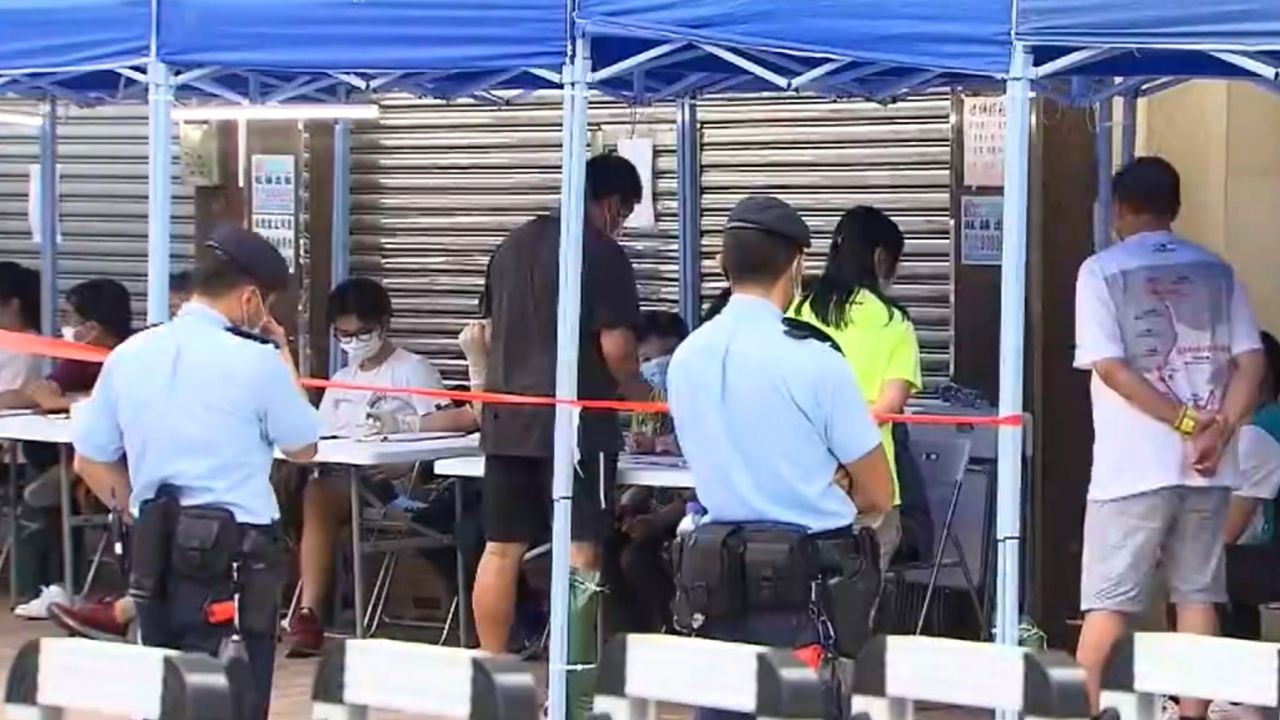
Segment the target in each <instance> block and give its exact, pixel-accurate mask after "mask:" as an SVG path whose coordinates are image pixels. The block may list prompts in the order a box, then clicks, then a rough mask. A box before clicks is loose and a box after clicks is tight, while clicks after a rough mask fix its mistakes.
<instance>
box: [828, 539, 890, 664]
mask: <svg viewBox="0 0 1280 720" xmlns="http://www.w3.org/2000/svg"><path fill="white" fill-rule="evenodd" d="M818 555H819V562H820V564H821V566H822V571H823V576H824V579H823V582H822V588H821V594H820V595H819V600H820V602H821V603H822V606H823V612H824V613H825V614H826V616H827V621H828V622H830V623H831V630H832V632H833V633H834V634H835V641H836V643H835V644H836V648H835V649H836V653H837V654H839V655H840V656H841V657H846V658H854V657H857V655H858V651H860V650H861V649H862V646H863V645H864V644H865V643H866V642H867V640H868V639H869V638H870V637H871V630H872V625H871V623H872V618H873V616H874V613H875V609H876V604H877V603H878V602H879V599H880V585H881V582H880V548H879V546H878V544H877V542H876V536H875V532H874V531H872V530H871V529H870V528H860V529H859V530H857V531H856V533H855V534H854V537H852V538H850V539H849V540H847V541H842V542H839V543H830V544H829V543H828V542H825V541H819V543H818Z"/></svg>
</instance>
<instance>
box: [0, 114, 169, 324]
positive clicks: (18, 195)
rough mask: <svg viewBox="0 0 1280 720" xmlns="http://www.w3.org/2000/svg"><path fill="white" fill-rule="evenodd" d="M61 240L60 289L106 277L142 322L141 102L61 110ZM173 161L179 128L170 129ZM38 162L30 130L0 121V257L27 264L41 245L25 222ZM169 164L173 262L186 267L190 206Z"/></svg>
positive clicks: (143, 184)
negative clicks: (32, 169) (125, 293)
mask: <svg viewBox="0 0 1280 720" xmlns="http://www.w3.org/2000/svg"><path fill="white" fill-rule="evenodd" d="M58 112H59V117H60V118H64V119H62V120H61V121H60V122H59V123H58V163H59V164H60V165H61V167H62V187H61V220H62V238H63V241H62V245H61V246H60V247H59V248H58V287H59V290H60V291H65V290H66V289H67V288H69V287H71V286H72V285H74V284H76V283H77V282H80V281H82V280H87V279H89V278H93V277H109V278H113V279H115V280H119V281H120V282H122V283H124V284H125V286H126V287H128V288H129V292H130V293H132V294H133V308H134V325H135V326H136V327H141V326H142V325H143V324H145V322H146V285H147V280H146V278H147V111H146V108H145V107H141V106H110V107H103V108H94V109H81V108H73V107H65V108H64V107H59V111H58ZM174 142H175V149H174V158H175V161H176V159H177V158H178V157H180V153H179V152H178V150H177V147H176V142H177V127H176V126H175V127H174ZM38 162H39V155H38V148H37V141H36V133H35V131H34V129H30V128H21V127H14V126H11V125H0V257H3V258H4V259H7V260H16V261H18V262H22V263H24V264H28V265H30V266H32V267H38V265H39V248H38V247H37V246H36V245H35V243H34V242H33V241H32V239H31V227H30V224H29V223H28V221H27V188H28V184H29V180H28V172H29V170H28V168H29V166H30V165H33V164H36V163H38ZM181 177H182V171H181V168H180V166H178V165H177V164H176V162H175V165H174V178H175V182H174V189H173V250H172V256H173V264H174V269H175V270H177V269H179V268H182V267H189V266H190V264H191V258H192V235H193V227H194V205H193V202H192V193H191V190H190V188H188V187H186V186H185V185H184V184H182V182H181Z"/></svg>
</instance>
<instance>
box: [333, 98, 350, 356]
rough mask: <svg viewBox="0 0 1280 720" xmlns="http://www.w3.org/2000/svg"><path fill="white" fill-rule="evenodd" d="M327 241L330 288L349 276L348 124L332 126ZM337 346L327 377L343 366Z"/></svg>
mask: <svg viewBox="0 0 1280 720" xmlns="http://www.w3.org/2000/svg"><path fill="white" fill-rule="evenodd" d="M331 224H332V229H331V230H330V237H332V238H333V242H332V243H331V245H332V247H331V249H330V263H329V283H330V285H329V286H330V288H334V287H337V285H338V283H340V282H342V281H343V280H346V279H347V276H348V275H350V274H351V123H349V122H347V121H346V120H338V121H336V122H335V123H334V124H333V222H332V223H331ZM342 361H343V357H342V351H341V350H340V349H339V348H338V344H337V343H333V342H331V343H329V377H333V374H334V373H336V372H337V371H338V369H339V368H341V367H342V365H343V362H342Z"/></svg>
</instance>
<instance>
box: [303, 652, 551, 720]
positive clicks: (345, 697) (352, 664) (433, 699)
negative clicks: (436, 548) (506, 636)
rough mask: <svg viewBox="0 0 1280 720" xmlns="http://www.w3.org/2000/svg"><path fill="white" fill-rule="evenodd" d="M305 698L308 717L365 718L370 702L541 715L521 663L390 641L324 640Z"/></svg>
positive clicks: (481, 716) (460, 713)
mask: <svg viewBox="0 0 1280 720" xmlns="http://www.w3.org/2000/svg"><path fill="white" fill-rule="evenodd" d="M311 699H312V718H314V720H364V718H366V717H367V716H368V712H369V710H371V709H374V710H391V711H396V712H404V713H415V714H421V715H429V716H431V717H438V718H470V719H471V720H534V718H539V717H540V716H541V706H540V705H539V704H538V697H537V689H536V687H535V685H534V677H533V671H532V670H531V669H530V668H529V666H528V665H527V664H525V663H522V662H519V661H517V660H513V659H509V658H499V657H494V656H492V655H487V654H485V653H482V652H479V651H476V650H464V649H459V648H450V647H440V646H437V645H427V644H423V643H409V642H400V641H396V640H376V639H375V640H345V641H341V642H336V643H330V644H329V647H328V648H327V649H326V650H325V654H324V658H323V659H321V661H320V667H319V669H317V671H316V682H315V686H314V688H313V690H312V694H311Z"/></svg>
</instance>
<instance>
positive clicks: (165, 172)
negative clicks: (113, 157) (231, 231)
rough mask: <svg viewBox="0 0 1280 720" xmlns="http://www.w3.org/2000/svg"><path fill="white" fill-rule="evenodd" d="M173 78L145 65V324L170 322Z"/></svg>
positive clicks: (162, 68)
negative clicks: (146, 122) (146, 121)
mask: <svg viewBox="0 0 1280 720" xmlns="http://www.w3.org/2000/svg"><path fill="white" fill-rule="evenodd" d="M172 109H173V78H172V75H170V73H169V67H168V66H167V65H165V64H164V63H162V62H160V61H159V60H152V61H151V62H150V63H149V64H148V66H147V120H148V128H147V324H149V325H154V324H157V323H162V322H165V321H166V320H168V319H169V247H170V227H171V223H172V217H171V212H172V207H173V139H172V134H173V124H172V117H171V110H172Z"/></svg>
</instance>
